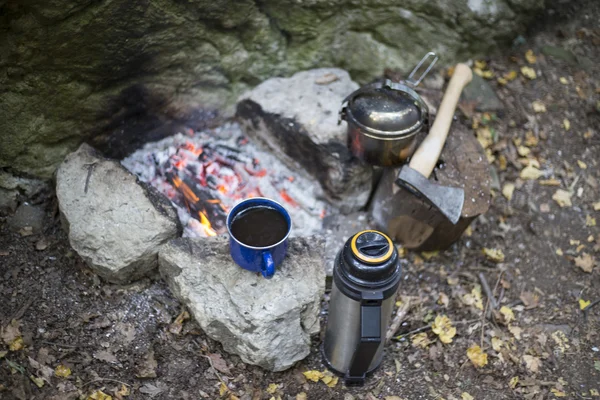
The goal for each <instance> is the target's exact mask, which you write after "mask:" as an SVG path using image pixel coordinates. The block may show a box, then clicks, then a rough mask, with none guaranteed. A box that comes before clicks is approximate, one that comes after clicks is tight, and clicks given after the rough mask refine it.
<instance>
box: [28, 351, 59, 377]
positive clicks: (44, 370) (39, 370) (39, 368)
mask: <svg viewBox="0 0 600 400" xmlns="http://www.w3.org/2000/svg"><path fill="white" fill-rule="evenodd" d="M28 360H29V365H31V367H32V368H33V369H35V371H36V375H38V376H39V377H41V378H42V379H44V380H45V381H46V382H48V383H51V381H52V376H53V375H54V370H53V369H52V368H50V367H49V366H47V365H44V364H42V363H39V362H37V361H36V360H34V359H33V358H31V357H28Z"/></svg>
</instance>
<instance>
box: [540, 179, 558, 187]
mask: <svg viewBox="0 0 600 400" xmlns="http://www.w3.org/2000/svg"><path fill="white" fill-rule="evenodd" d="M540 185H542V186H560V181H559V180H558V179H554V178H552V179H542V180H541V181H540Z"/></svg>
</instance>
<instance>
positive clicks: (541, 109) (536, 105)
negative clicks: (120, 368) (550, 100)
mask: <svg viewBox="0 0 600 400" xmlns="http://www.w3.org/2000/svg"><path fill="white" fill-rule="evenodd" d="M531 107H533V111H535V112H536V113H545V112H546V105H545V104H544V103H542V102H541V101H539V100H536V101H534V102H533V103H531Z"/></svg>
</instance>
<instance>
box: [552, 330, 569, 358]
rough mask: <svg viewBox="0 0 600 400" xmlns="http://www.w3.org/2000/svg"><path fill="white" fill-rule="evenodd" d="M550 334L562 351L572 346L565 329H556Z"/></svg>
mask: <svg viewBox="0 0 600 400" xmlns="http://www.w3.org/2000/svg"><path fill="white" fill-rule="evenodd" d="M550 336H551V337H552V340H554V342H555V343H556V346H557V347H558V350H559V351H560V352H561V353H564V352H565V351H567V349H569V348H570V347H571V346H570V345H569V339H567V335H565V333H564V332H563V331H554V332H552V334H551V335H550Z"/></svg>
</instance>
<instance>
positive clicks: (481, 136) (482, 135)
mask: <svg viewBox="0 0 600 400" xmlns="http://www.w3.org/2000/svg"><path fill="white" fill-rule="evenodd" d="M476 134H477V141H478V142H479V144H480V145H481V147H483V148H484V149H487V148H488V147H490V146H491V145H492V144H494V139H493V138H492V131H491V130H490V128H489V127H487V126H482V127H480V128H478V129H477V131H476Z"/></svg>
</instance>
